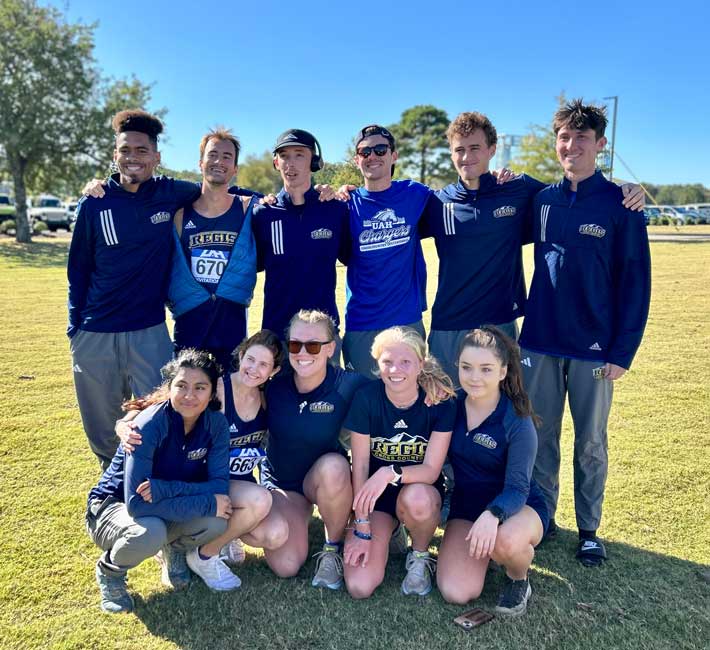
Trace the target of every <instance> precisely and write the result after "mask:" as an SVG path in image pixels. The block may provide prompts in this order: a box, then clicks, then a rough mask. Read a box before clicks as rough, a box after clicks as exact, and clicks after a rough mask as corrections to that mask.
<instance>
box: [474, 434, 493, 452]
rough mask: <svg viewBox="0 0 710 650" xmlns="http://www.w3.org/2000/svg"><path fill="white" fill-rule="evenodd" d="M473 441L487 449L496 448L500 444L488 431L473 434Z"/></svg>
mask: <svg viewBox="0 0 710 650" xmlns="http://www.w3.org/2000/svg"><path fill="white" fill-rule="evenodd" d="M473 442H475V443H477V444H479V445H481V446H483V447H485V448H486V449H495V448H496V447H497V446H498V443H497V442H496V441H495V440H493V438H491V437H490V436H489V435H488V434H487V433H477V434H476V435H475V436H473Z"/></svg>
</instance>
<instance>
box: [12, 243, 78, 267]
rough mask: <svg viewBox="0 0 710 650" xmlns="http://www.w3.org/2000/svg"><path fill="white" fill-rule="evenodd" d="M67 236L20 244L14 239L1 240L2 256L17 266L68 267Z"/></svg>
mask: <svg viewBox="0 0 710 650" xmlns="http://www.w3.org/2000/svg"><path fill="white" fill-rule="evenodd" d="M69 241H70V240H68V239H66V238H62V239H55V240H51V241H37V238H35V240H34V241H33V242H32V243H30V244H18V243H17V242H16V241H12V240H1V241H0V257H2V259H3V260H8V261H9V262H10V263H11V264H13V265H16V266H25V267H32V268H46V267H66V265H67V255H68V254H69Z"/></svg>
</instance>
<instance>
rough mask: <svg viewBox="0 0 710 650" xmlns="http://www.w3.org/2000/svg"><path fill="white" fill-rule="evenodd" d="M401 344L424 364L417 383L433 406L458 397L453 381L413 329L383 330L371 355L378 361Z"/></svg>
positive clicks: (394, 328) (376, 338)
mask: <svg viewBox="0 0 710 650" xmlns="http://www.w3.org/2000/svg"><path fill="white" fill-rule="evenodd" d="M399 343H401V344H404V345H406V346H408V347H409V348H411V350H412V351H413V352H414V354H416V355H417V358H418V359H419V361H421V362H422V369H421V371H420V372H419V375H418V376H417V383H418V384H419V386H421V388H422V390H424V392H425V393H426V396H427V397H428V398H429V401H430V402H431V403H432V404H438V403H439V402H443V401H446V400H447V399H451V398H452V397H455V396H456V391H454V386H453V383H452V382H451V379H450V378H449V376H448V375H447V374H446V373H445V372H444V370H443V369H442V367H441V366H440V365H439V362H438V361H437V360H436V359H435V358H434V357H432V356H430V355H429V354H427V351H426V344H425V343H424V339H423V338H422V337H421V336H420V335H419V333H418V332H417V331H416V330H414V329H412V328H411V327H399V326H397V327H390V328H389V329H386V330H383V331H382V332H380V333H379V334H378V335H377V336H376V337H375V340H374V341H373V342H372V348H371V350H370V354H371V355H372V358H373V359H375V360H376V361H377V360H379V358H380V357H381V356H382V353H383V352H384V351H385V348H388V347H390V346H392V345H397V344H399Z"/></svg>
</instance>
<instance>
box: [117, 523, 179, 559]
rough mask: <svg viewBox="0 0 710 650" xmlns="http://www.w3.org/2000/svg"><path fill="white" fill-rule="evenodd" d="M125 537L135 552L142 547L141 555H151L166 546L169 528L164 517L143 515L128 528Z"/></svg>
mask: <svg viewBox="0 0 710 650" xmlns="http://www.w3.org/2000/svg"><path fill="white" fill-rule="evenodd" d="M124 539H125V541H126V544H127V545H128V546H130V547H131V548H132V549H133V550H134V552H136V551H138V549H140V555H144V556H145V557H150V556H151V555H155V554H156V553H157V552H158V551H159V550H160V549H161V548H162V547H163V546H165V544H166V543H167V539H168V530H167V527H166V525H165V522H164V521H163V520H162V519H158V518H157V517H142V518H141V519H138V520H136V522H135V523H134V524H133V525H132V526H129V527H128V528H127V529H126V531H125V533H124Z"/></svg>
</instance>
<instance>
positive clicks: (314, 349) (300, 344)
mask: <svg viewBox="0 0 710 650" xmlns="http://www.w3.org/2000/svg"><path fill="white" fill-rule="evenodd" d="M328 343H332V339H331V340H330V341H293V340H291V341H286V346H287V347H288V351H289V353H290V354H298V353H299V352H300V351H301V350H302V349H303V348H306V352H308V354H318V353H319V352H320V350H321V348H322V347H323V346H324V345H328Z"/></svg>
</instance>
